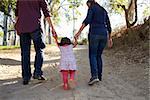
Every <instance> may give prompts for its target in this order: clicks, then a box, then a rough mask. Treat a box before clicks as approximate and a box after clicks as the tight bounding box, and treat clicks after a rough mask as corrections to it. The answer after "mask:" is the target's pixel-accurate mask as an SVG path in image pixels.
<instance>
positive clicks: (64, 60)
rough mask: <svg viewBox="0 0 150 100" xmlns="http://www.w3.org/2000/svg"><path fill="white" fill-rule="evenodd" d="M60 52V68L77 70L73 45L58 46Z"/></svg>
mask: <svg viewBox="0 0 150 100" xmlns="http://www.w3.org/2000/svg"><path fill="white" fill-rule="evenodd" d="M59 48H60V52H61V59H60V65H59V67H60V70H77V66H76V59H75V56H74V53H73V45H68V46H59Z"/></svg>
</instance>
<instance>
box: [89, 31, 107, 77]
mask: <svg viewBox="0 0 150 100" xmlns="http://www.w3.org/2000/svg"><path fill="white" fill-rule="evenodd" d="M88 40H89V60H90V68H91V77H92V78H99V79H101V77H102V68H103V62H102V53H103V50H104V48H105V46H106V43H107V36H102V35H95V34H94V35H92V34H89V35H88Z"/></svg>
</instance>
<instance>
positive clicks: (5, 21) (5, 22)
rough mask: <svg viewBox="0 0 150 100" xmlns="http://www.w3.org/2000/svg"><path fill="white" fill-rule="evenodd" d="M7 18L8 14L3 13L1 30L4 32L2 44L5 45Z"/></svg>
mask: <svg viewBox="0 0 150 100" xmlns="http://www.w3.org/2000/svg"><path fill="white" fill-rule="evenodd" d="M7 19H8V16H7V15H4V21H3V26H4V28H3V32H4V36H3V46H6V45H7Z"/></svg>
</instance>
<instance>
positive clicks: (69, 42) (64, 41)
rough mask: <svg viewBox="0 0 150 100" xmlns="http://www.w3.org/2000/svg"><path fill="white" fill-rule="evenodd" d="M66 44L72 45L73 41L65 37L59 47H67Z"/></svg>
mask: <svg viewBox="0 0 150 100" xmlns="http://www.w3.org/2000/svg"><path fill="white" fill-rule="evenodd" d="M66 44H67V45H70V44H72V43H71V40H70V39H69V38H67V37H63V38H62V39H61V41H60V43H59V45H60V46H64V45H66Z"/></svg>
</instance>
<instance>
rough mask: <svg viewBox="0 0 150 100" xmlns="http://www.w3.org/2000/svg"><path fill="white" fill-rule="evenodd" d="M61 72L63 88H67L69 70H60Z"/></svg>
mask: <svg viewBox="0 0 150 100" xmlns="http://www.w3.org/2000/svg"><path fill="white" fill-rule="evenodd" d="M61 73H62V78H63V83H64V85H63V87H64V90H68V89H69V86H68V74H69V71H68V70H62V71H61Z"/></svg>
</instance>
